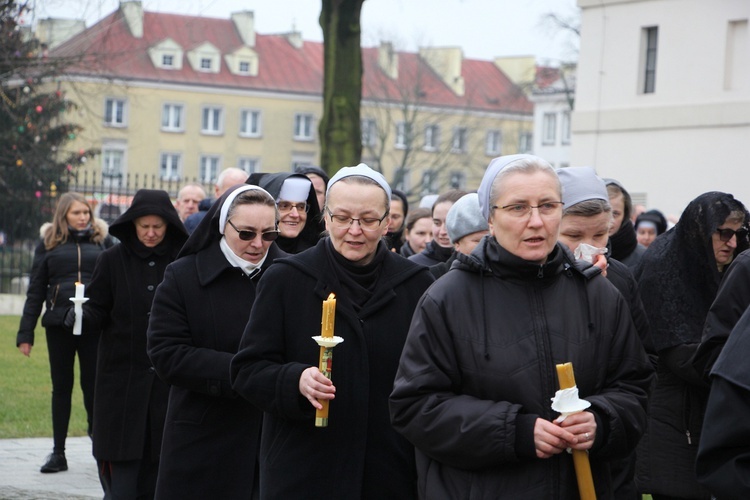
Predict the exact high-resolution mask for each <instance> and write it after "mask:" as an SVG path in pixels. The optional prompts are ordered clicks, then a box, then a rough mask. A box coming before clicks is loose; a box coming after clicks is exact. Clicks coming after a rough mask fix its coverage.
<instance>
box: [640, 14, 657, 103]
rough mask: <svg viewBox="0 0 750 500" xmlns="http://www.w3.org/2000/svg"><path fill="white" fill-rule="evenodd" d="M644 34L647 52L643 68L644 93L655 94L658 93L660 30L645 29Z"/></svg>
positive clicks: (653, 28)
mask: <svg viewBox="0 0 750 500" xmlns="http://www.w3.org/2000/svg"><path fill="white" fill-rule="evenodd" d="M643 34H644V38H645V52H646V54H645V58H644V62H645V64H644V68H643V93H644V94H653V93H654V92H655V91H656V52H657V49H658V43H659V28H658V27H651V28H645V29H644V30H643Z"/></svg>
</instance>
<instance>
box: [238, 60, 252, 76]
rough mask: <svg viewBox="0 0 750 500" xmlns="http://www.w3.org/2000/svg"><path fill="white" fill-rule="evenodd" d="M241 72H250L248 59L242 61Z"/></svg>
mask: <svg viewBox="0 0 750 500" xmlns="http://www.w3.org/2000/svg"><path fill="white" fill-rule="evenodd" d="M239 69H240V73H250V63H249V62H247V61H240V68H239Z"/></svg>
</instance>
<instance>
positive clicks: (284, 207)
mask: <svg viewBox="0 0 750 500" xmlns="http://www.w3.org/2000/svg"><path fill="white" fill-rule="evenodd" d="M276 206H277V207H278V209H279V213H280V214H285V213H288V212H291V211H292V209H293V208H296V209H297V212H299V213H302V212H307V211H308V210H310V206H309V205H308V204H307V202H306V201H303V202H300V203H292V202H291V201H280V202H278V203H277V204H276Z"/></svg>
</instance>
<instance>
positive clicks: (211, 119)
mask: <svg viewBox="0 0 750 500" xmlns="http://www.w3.org/2000/svg"><path fill="white" fill-rule="evenodd" d="M223 133H224V108H223V107H221V106H203V107H202V108H201V134H205V135H222V134H223Z"/></svg>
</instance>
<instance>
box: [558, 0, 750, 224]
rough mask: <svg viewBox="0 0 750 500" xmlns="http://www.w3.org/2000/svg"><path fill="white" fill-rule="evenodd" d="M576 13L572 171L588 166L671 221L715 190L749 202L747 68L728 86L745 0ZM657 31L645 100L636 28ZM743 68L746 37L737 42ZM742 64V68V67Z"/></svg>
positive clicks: (639, 0) (618, 1) (746, 11)
mask: <svg viewBox="0 0 750 500" xmlns="http://www.w3.org/2000/svg"><path fill="white" fill-rule="evenodd" d="M578 5H579V7H581V8H582V33H581V51H580V59H579V61H578V80H577V87H576V111H575V113H574V115H573V139H572V144H573V147H572V153H571V156H572V158H571V164H573V165H594V166H595V168H596V169H597V171H598V173H599V174H600V175H602V176H605V177H614V178H616V179H618V180H620V181H621V182H622V183H623V185H625V187H626V188H627V189H628V190H629V191H631V192H645V193H647V196H648V205H649V208H658V209H660V210H662V211H664V212H665V213H674V214H679V213H680V212H681V211H682V209H683V208H684V207H685V205H687V203H688V202H689V201H690V200H692V199H693V198H695V197H696V196H697V195H699V194H701V193H703V192H706V191H710V190H720V191H727V192H730V193H733V194H734V195H735V196H736V197H737V198H738V199H740V200H741V201H743V202H744V203H746V204H748V205H750V81H748V74H750V73H748V71H744V72H741V73H740V74H739V75H735V79H734V81H733V82H732V87H731V88H726V81H727V80H726V68H727V63H726V61H727V57H726V47H727V37H728V34H727V32H728V26H729V21H736V20H743V19H748V18H750V1H748V0H711V1H706V0H579V1H578ZM649 26H658V28H659V41H658V54H657V65H656V86H655V92H654V93H652V94H643V93H642V92H641V89H640V88H639V86H638V83H639V81H640V79H639V75H640V73H641V71H642V43H641V33H642V30H643V28H645V27H649ZM741 40H743V41H742V47H739V48H738V50H740V52H741V54H742V57H743V59H744V58H746V59H747V65H750V46H748V44H749V43H750V42H748V38H747V37H744V38H741ZM742 66H743V67H744V66H745V65H742Z"/></svg>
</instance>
